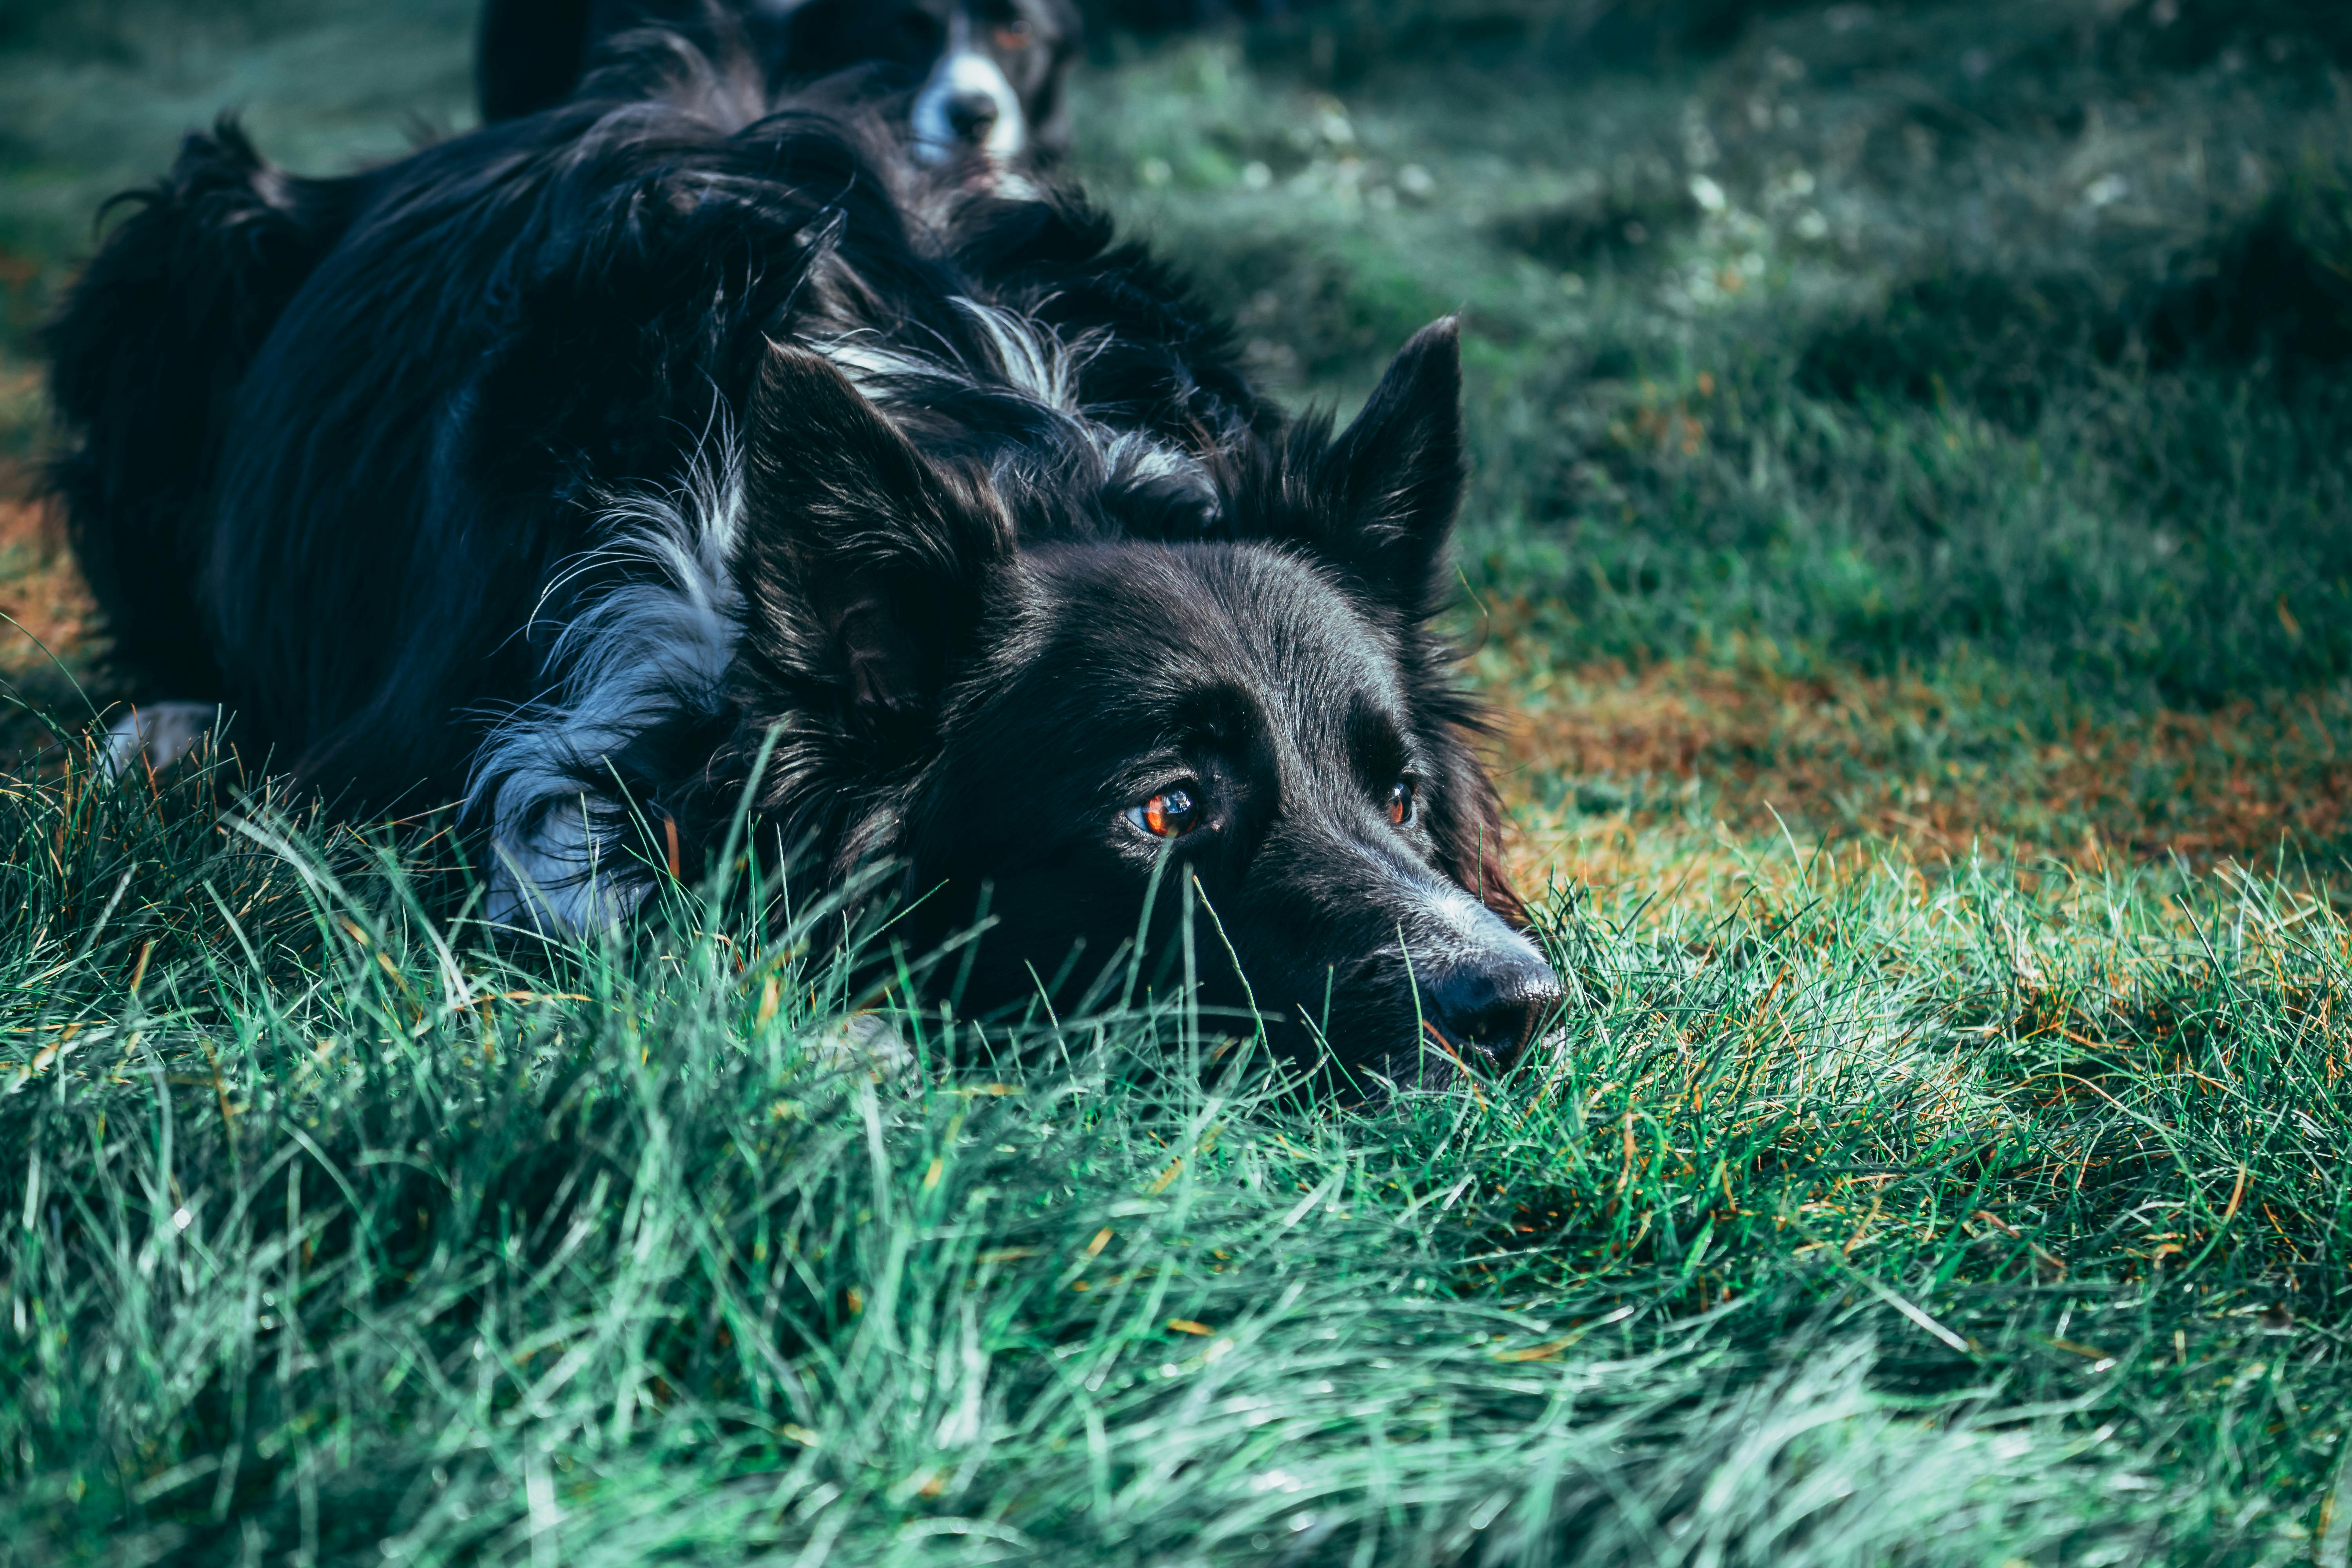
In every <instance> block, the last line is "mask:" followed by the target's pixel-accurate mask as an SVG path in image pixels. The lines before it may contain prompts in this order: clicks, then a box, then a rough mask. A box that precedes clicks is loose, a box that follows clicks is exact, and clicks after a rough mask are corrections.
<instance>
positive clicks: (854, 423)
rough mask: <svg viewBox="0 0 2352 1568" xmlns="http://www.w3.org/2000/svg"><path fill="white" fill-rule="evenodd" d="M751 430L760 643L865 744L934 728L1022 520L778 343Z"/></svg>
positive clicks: (749, 488)
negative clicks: (955, 664) (962, 649)
mask: <svg viewBox="0 0 2352 1568" xmlns="http://www.w3.org/2000/svg"><path fill="white" fill-rule="evenodd" d="M749 437H750V439H749V441H748V443H747V445H748V452H747V454H746V461H745V467H744V476H743V490H744V500H745V503H746V510H747V517H746V520H745V526H744V530H743V534H742V539H741V542H740V561H739V567H738V575H737V581H738V582H739V583H740V584H741V585H742V587H743V590H744V592H745V595H746V597H747V599H748V600H749V602H750V605H751V610H752V614H751V626H750V627H749V628H748V630H747V633H746V639H745V640H746V645H747V652H749V653H751V655H752V657H753V658H757V659H759V660H761V661H762V662H764V663H766V664H768V665H769V666H770V668H771V669H772V672H773V673H775V674H776V675H778V676H779V677H782V678H783V679H785V680H787V681H788V682H790V683H791V684H793V685H795V686H803V687H804V686H806V685H807V684H810V683H814V684H815V685H818V686H820V687H825V688H830V689H832V690H833V692H834V694H835V697H836V699H837V700H838V702H839V706H840V710H841V712H842V715H843V718H844V720H845V722H846V723H848V724H849V725H850V727H851V728H852V729H853V730H855V731H858V732H860V734H861V736H862V738H865V739H868V740H872V741H876V742H884V743H886V744H888V743H893V742H903V741H907V740H910V739H914V738H916V737H917V736H919V735H920V734H927V733H928V732H929V729H930V721H931V720H932V719H933V717H934V715H935V713H936V707H937V701H938V698H939V694H940V687H941V685H942V684H943V682H944V680H945V679H946V675H947V671H948V668H949V665H950V660H951V659H952V658H953V655H954V653H955V650H956V649H957V647H959V646H961V644H962V643H963V642H965V641H966V640H967V637H968V634H969V633H970V632H971V629H972V628H973V627H974V626H976V625H977V623H978V621H979V618H980V613H981V595H982V587H983V584H984V580H985V577H986V574H987V573H988V570H989V568H990V567H991V566H992V565H993V564H995V563H998V562H1001V561H1003V560H1004V559H1006V558H1007V557H1009V556H1010V555H1011V553H1012V550H1013V530H1012V526H1011V524H1010V522H1009V521H1007V520H1006V518H1005V516H1004V514H1003V510H1002V509H1001V508H999V507H998V506H997V505H996V504H995V503H994V501H993V500H992V499H991V498H990V497H989V496H988V495H987V494H986V493H985V491H984V490H983V489H982V488H981V487H980V486H978V485H977V484H975V483H973V482H971V481H970V480H969V479H964V478H963V477H961V476H958V475H952V474H949V473H944V472H942V471H941V470H940V469H939V468H935V467H934V466H933V465H932V464H931V463H930V462H929V461H928V460H927V459H926V458H924V457H923V455H922V454H921V453H920V452H919V451H917V450H916V449H915V447H914V446H913V444H912V443H910V442H909V441H908V439H907V437H905V436H904V435H903V434H901V433H900V432H899V430H898V426H895V425H893V424H891V422H890V421H889V419H888V418H887V417H886V416H884V415H883V414H882V412H881V410H879V409H877V408H876V407H875V406H874V405H873V404H871V403H869V402H867V401H866V398H865V397H864V396H863V395H861V394H860V393H859V392H858V391H857V389H856V387H855V386H852V385H851V384H849V381H848V379H847V378H846V377H845V376H844V375H843V374H841V372H840V371H838V370H836V369H835V368H834V367H833V365H832V364H831V363H828V362H826V361H825V360H824V359H822V358H820V357H818V356H817V355H815V354H812V353H803V352H801V351H799V350H796V349H790V348H783V347H775V348H772V349H771V350H770V352H769V353H768V356H767V359H766V362H765V363H763V364H762V366H761V374H760V384H759V390H758V393H757V395H756V396H755V397H754V398H753V401H752V407H751V430H750V432H749Z"/></svg>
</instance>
